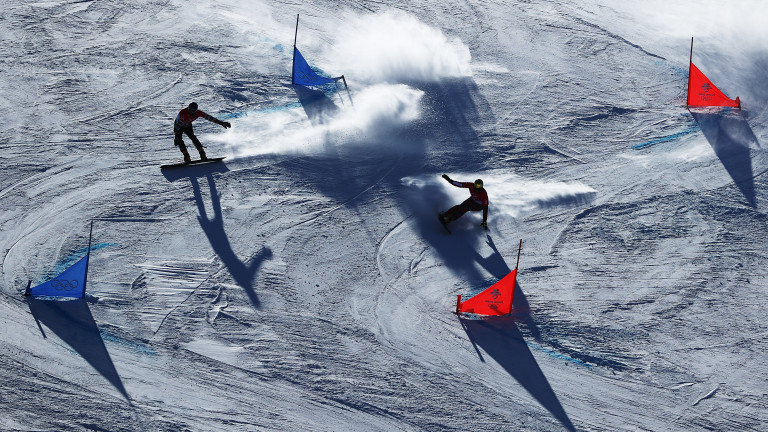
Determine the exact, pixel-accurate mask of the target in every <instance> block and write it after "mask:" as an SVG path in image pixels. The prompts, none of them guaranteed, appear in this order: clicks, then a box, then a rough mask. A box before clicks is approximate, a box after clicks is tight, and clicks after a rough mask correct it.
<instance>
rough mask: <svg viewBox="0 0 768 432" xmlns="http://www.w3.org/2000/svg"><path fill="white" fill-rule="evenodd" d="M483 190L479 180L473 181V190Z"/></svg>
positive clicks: (481, 182)
mask: <svg viewBox="0 0 768 432" xmlns="http://www.w3.org/2000/svg"><path fill="white" fill-rule="evenodd" d="M482 188H483V181H482V180H480V179H477V180H475V189H482Z"/></svg>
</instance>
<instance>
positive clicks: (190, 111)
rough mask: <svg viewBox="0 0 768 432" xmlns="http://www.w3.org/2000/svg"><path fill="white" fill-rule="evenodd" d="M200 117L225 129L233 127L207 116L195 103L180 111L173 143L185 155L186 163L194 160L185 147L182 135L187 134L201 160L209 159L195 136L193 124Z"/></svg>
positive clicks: (174, 125) (174, 127)
mask: <svg viewBox="0 0 768 432" xmlns="http://www.w3.org/2000/svg"><path fill="white" fill-rule="evenodd" d="M200 117H202V118H204V119H206V120H208V121H211V122H214V123H216V124H220V125H222V126H224V127H225V128H230V127H232V125H231V124H229V122H225V121H221V120H219V119H217V118H216V117H214V116H212V115H209V114H206V113H204V112H202V111H201V110H199V109H197V103H195V102H192V103H191V104H189V106H188V107H186V108H184V109H182V110H181V111H179V115H177V116H176V121H174V122H173V134H174V135H175V138H174V140H173V143H174V144H176V146H177V147H179V150H181V153H182V154H183V155H184V162H185V163H190V162H192V159H190V157H189V153H188V152H187V146H186V145H184V140H183V139H181V135H182V134H187V136H188V137H189V139H191V140H192V144H194V145H195V148H196V149H197V151H198V152H199V153H200V160H207V159H208V157H207V156H206V155H205V150H204V149H203V145H202V144H201V143H200V140H199V139H197V137H196V136H195V132H194V131H193V130H192V122H193V121H195V120H196V119H198V118H200Z"/></svg>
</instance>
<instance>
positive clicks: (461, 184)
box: [443, 174, 473, 188]
mask: <svg viewBox="0 0 768 432" xmlns="http://www.w3.org/2000/svg"><path fill="white" fill-rule="evenodd" d="M443 178H444V179H445V181H447V182H448V183H450V184H452V185H454V186H456V187H460V188H468V187H470V186H471V185H472V184H473V183H462V182H457V181H456V180H453V179H451V178H450V177H448V174H443Z"/></svg>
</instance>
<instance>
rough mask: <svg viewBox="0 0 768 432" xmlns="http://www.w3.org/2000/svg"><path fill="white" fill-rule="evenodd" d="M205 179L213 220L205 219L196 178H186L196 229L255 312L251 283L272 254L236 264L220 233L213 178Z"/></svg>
mask: <svg viewBox="0 0 768 432" xmlns="http://www.w3.org/2000/svg"><path fill="white" fill-rule="evenodd" d="M206 179H207V181H208V187H209V189H210V195H211V206H212V209H213V217H211V218H209V217H208V212H207V210H206V208H205V203H204V202H203V196H202V192H201V190H200V184H199V183H198V181H197V178H196V177H190V181H191V182H192V190H193V191H194V194H195V202H196V203H197V208H198V211H199V215H198V217H197V220H198V222H200V227H201V228H202V229H203V232H205V235H206V237H208V241H209V242H210V243H211V247H212V248H213V251H214V252H215V253H216V255H218V257H219V259H221V262H222V263H223V264H224V266H225V267H226V268H227V270H229V274H230V275H231V276H232V278H233V279H234V281H235V283H237V284H238V285H239V286H240V287H242V288H243V289H244V290H245V293H246V294H247V295H248V298H249V299H250V301H251V303H253V306H254V307H256V308H258V307H259V306H260V305H261V302H260V301H259V297H258V295H257V294H256V291H255V289H254V286H253V285H254V280H255V279H256V273H257V272H258V270H259V268H260V267H261V265H262V264H263V263H264V261H265V260H267V259H270V258H271V257H272V250H271V249H269V248H268V247H263V248H261V249H260V250H259V251H258V252H256V253H255V254H253V255H251V256H250V257H249V258H248V259H247V260H242V261H241V260H240V258H238V256H237V254H236V253H235V251H234V250H233V248H232V244H231V243H230V242H229V236H228V235H227V232H226V231H225V230H224V216H223V214H222V211H221V201H220V195H219V193H218V191H217V190H216V183H215V182H214V180H213V175H211V174H207V175H206Z"/></svg>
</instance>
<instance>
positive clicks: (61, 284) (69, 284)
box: [51, 279, 80, 291]
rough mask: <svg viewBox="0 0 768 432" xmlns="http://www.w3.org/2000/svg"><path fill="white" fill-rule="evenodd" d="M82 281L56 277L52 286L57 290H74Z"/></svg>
mask: <svg viewBox="0 0 768 432" xmlns="http://www.w3.org/2000/svg"><path fill="white" fill-rule="evenodd" d="M79 284H80V283H79V282H78V281H77V280H66V279H54V280H52V281H51V286H52V287H54V288H56V291H61V290H64V291H72V290H73V289H75V288H77V286H78V285H79Z"/></svg>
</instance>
